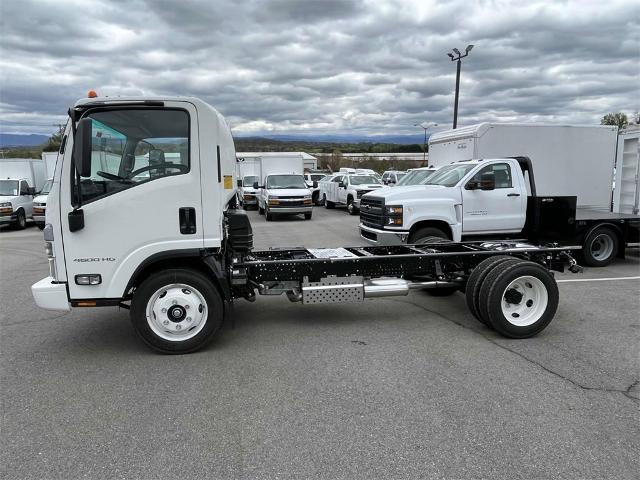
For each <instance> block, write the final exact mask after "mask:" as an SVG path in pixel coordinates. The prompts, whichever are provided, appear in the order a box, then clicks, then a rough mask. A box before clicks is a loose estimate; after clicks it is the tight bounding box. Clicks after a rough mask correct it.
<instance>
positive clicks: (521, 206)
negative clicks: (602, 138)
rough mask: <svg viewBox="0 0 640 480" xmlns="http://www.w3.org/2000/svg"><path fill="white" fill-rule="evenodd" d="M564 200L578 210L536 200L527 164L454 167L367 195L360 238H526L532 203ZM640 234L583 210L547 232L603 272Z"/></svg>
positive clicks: (627, 218) (627, 220) (632, 226)
mask: <svg viewBox="0 0 640 480" xmlns="http://www.w3.org/2000/svg"><path fill="white" fill-rule="evenodd" d="M565 199H566V201H567V202H570V201H573V205H571V207H572V208H573V209H575V202H576V197H575V196H574V197H568V196H567V197H558V196H556V197H551V196H547V197H544V196H536V186H535V181H534V166H533V165H532V162H531V160H530V159H529V158H527V157H513V158H495V159H487V160H471V161H464V162H456V163H453V164H451V165H447V166H444V167H441V168H440V169H439V170H438V171H437V172H436V173H434V174H433V175H432V176H430V177H429V178H428V179H427V181H426V184H423V185H413V186H406V187H397V188H387V189H384V190H381V191H379V192H373V193H370V194H368V195H365V196H364V197H363V198H362V201H361V209H360V221H361V222H360V235H361V237H362V238H363V239H365V240H367V241H368V242H370V243H374V244H378V245H398V244H403V243H410V244H421V243H429V242H431V241H433V238H434V237H439V238H444V239H450V240H453V241H454V242H460V241H462V240H466V239H470V238H475V239H477V238H479V237H490V238H494V239H497V238H508V237H520V238H522V237H525V238H526V237H527V236H528V230H529V228H530V227H533V226H537V227H539V225H535V224H536V221H537V219H536V218H533V217H532V216H531V214H530V212H531V211H532V210H531V209H532V208H533V207H534V206H535V203H536V202H543V203H544V202H555V203H556V204H557V203H561V202H563V201H565ZM570 199H573V200H570ZM568 207H569V206H568ZM639 227H640V217H639V216H637V215H629V214H612V213H608V212H602V211H595V210H587V209H581V210H578V211H577V213H576V215H575V218H573V219H571V222H570V224H569V225H554V223H553V222H550V223H549V225H548V226H547V228H548V229H549V230H550V231H551V230H557V234H556V235H555V237H556V238H557V239H558V240H561V241H565V242H571V243H572V244H576V245H582V246H583V256H584V260H585V263H587V264H588V265H590V266H604V265H607V264H608V263H610V262H611V261H612V260H613V258H614V257H615V256H616V255H618V256H622V255H624V248H619V247H621V246H622V247H624V245H626V244H629V243H636V242H638V232H639ZM538 229H539V228H538ZM551 233H553V232H551ZM552 236H553V235H552Z"/></svg>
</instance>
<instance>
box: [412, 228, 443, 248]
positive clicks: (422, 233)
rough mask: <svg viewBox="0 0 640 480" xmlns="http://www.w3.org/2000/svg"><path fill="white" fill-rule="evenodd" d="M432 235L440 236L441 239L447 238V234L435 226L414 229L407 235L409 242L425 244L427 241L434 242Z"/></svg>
mask: <svg viewBox="0 0 640 480" xmlns="http://www.w3.org/2000/svg"><path fill="white" fill-rule="evenodd" d="M433 237H436V238H440V239H442V240H447V241H448V240H449V236H448V235H447V234H446V233H445V232H443V231H442V230H440V229H439V228H436V227H424V228H420V229H418V230H416V231H415V232H413V233H412V234H411V235H410V236H409V242H408V243H409V244H416V245H425V244H427V243H434V242H433Z"/></svg>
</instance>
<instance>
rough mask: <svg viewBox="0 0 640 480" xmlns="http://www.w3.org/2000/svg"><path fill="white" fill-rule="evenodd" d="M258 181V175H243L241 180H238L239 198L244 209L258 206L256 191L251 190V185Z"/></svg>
mask: <svg viewBox="0 0 640 480" xmlns="http://www.w3.org/2000/svg"><path fill="white" fill-rule="evenodd" d="M259 180H260V177H259V176H258V175H245V176H244V177H242V178H241V179H238V186H239V187H240V192H239V193H240V198H241V199H242V205H243V206H244V207H245V208H247V207H251V206H253V207H257V206H258V190H256V189H255V188H253V184H254V183H256V182H258V181H259Z"/></svg>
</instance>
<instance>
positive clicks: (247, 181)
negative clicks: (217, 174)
mask: <svg viewBox="0 0 640 480" xmlns="http://www.w3.org/2000/svg"><path fill="white" fill-rule="evenodd" d="M257 181H258V177H257V176H256V175H247V176H246V177H244V180H243V181H242V185H243V186H245V187H252V186H253V184H254V183H255V182H257Z"/></svg>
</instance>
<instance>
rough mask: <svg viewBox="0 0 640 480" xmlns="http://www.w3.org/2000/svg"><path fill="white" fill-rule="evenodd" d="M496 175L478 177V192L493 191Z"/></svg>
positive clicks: (488, 174) (490, 173)
mask: <svg viewBox="0 0 640 480" xmlns="http://www.w3.org/2000/svg"><path fill="white" fill-rule="evenodd" d="M495 188H496V175H495V173H493V172H487V173H483V174H482V175H480V190H495Z"/></svg>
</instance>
